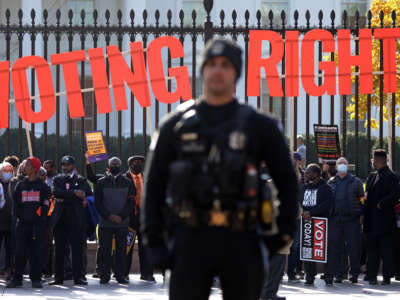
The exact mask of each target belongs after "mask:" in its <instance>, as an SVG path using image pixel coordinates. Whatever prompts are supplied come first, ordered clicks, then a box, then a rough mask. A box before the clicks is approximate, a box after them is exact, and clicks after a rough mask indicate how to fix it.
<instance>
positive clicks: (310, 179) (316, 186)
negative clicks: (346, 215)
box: [302, 164, 333, 285]
mask: <svg viewBox="0 0 400 300" xmlns="http://www.w3.org/2000/svg"><path fill="white" fill-rule="evenodd" d="M304 180H305V185H304V187H303V199H302V207H303V215H302V217H303V218H304V219H306V220H310V219H311V217H328V216H329V212H330V209H331V205H332V201H333V191H332V189H331V187H330V186H329V185H328V184H327V183H326V182H325V181H324V180H323V179H322V178H321V168H320V167H319V166H318V165H317V164H309V165H308V166H307V169H306V171H305V174H304ZM328 237H329V234H328ZM328 253H329V243H328ZM329 263H330V262H329V259H328V265H329ZM330 269H331V268H329V266H328V268H327V272H326V273H325V283H326V285H332V283H333V272H330V271H331V270H330ZM304 270H305V273H306V278H305V279H306V281H305V284H306V285H313V284H314V280H315V275H317V274H316V265H315V262H309V261H305V262H304Z"/></svg>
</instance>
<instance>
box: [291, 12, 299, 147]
mask: <svg viewBox="0 0 400 300" xmlns="http://www.w3.org/2000/svg"><path fill="white" fill-rule="evenodd" d="M293 18H294V29H295V30H297V29H298V21H299V12H298V11H297V10H295V12H294V14H293ZM297 104H298V103H297V97H293V116H290V117H291V118H294V120H293V127H294V128H293V136H292V142H293V149H291V150H292V151H296V148H297V143H296V142H297V113H298V112H297ZM289 105H291V104H289Z"/></svg>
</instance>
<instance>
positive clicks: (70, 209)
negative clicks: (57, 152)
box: [50, 155, 92, 285]
mask: <svg viewBox="0 0 400 300" xmlns="http://www.w3.org/2000/svg"><path fill="white" fill-rule="evenodd" d="M61 165H62V172H63V174H62V175H59V176H57V177H56V178H54V182H53V183H54V188H53V195H54V197H55V199H56V203H55V207H54V212H53V214H52V221H51V223H52V226H53V228H54V238H55V249H56V251H55V252H56V255H55V256H56V260H55V280H54V281H53V282H51V283H50V285H62V284H63V283H64V259H65V249H66V245H67V242H68V241H69V242H70V243H71V250H72V272H73V279H74V284H76V285H87V281H85V280H84V279H83V278H82V237H83V232H82V227H83V225H84V224H83V222H84V218H85V213H84V206H83V203H84V201H85V197H86V196H88V195H91V194H92V191H91V189H90V186H89V184H88V182H87V181H86V179H85V178H84V177H82V176H80V175H77V172H76V170H75V158H74V157H72V156H69V155H67V156H64V157H63V158H62V160H61Z"/></svg>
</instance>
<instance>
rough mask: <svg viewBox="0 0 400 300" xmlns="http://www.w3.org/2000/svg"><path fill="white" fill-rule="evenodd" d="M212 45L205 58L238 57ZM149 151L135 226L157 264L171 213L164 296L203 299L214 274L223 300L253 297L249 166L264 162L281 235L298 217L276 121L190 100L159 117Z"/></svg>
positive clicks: (253, 207)
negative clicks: (278, 202)
mask: <svg viewBox="0 0 400 300" xmlns="http://www.w3.org/2000/svg"><path fill="white" fill-rule="evenodd" d="M215 43H217V42H215ZM221 44H222V45H221ZM211 47H212V46H211ZM217 48H218V49H214V51H213V50H212V51H211V52H209V54H210V55H214V56H228V55H229V58H230V59H231V61H232V55H231V53H230V54H229V53H227V52H226V51H231V50H232V48H235V49H236V50H233V51H234V52H235V54H234V55H235V57H240V54H241V53H240V52H241V51H240V49H239V48H238V47H237V46H233V45H232V44H231V43H229V42H219V45H218V46H217ZM237 49H239V51H238V50H237ZM225 50H226V51H225ZM206 51H207V50H206ZM236 51H238V52H239V53H237V52H236ZM238 73H240V72H238ZM150 150H151V152H150V156H149V161H148V165H147V166H146V171H145V195H144V201H143V205H142V217H143V219H142V222H141V226H142V230H143V232H144V234H145V239H146V242H147V245H148V250H149V254H150V257H151V259H152V261H153V262H157V263H159V262H160V261H158V258H159V257H162V256H163V255H165V251H166V248H165V246H164V236H163V233H164V229H165V227H166V217H165V214H164V211H165V210H168V208H170V209H171V210H172V215H173V216H174V217H173V219H174V220H173V225H172V228H171V229H170V232H172V234H171V239H170V242H171V244H173V245H172V253H171V254H172V260H171V281H170V299H173V300H176V299H185V300H187V299H191V300H193V299H208V296H209V293H210V288H211V285H212V281H213V277H214V276H219V278H220V281H221V287H222V289H223V295H224V299H235V300H240V299H246V300H252V299H254V300H255V299H257V300H258V299H259V295H260V292H261V288H262V285H263V280H264V267H263V253H265V252H263V251H262V244H261V243H260V238H259V235H258V233H257V228H259V227H258V224H259V223H258V218H257V212H258V204H259V202H260V201H259V199H258V197H257V196H256V195H254V197H249V198H247V196H248V194H245V193H244V192H245V190H246V188H245V187H246V185H247V183H248V180H249V178H250V177H251V176H254V178H255V181H257V179H258V176H257V174H254V172H253V171H249V170H250V168H251V166H254V167H255V169H256V170H259V169H260V167H261V162H262V161H265V162H266V165H267V167H268V169H269V172H270V174H271V176H272V178H273V179H274V182H275V185H276V187H277V188H278V190H279V199H280V200H281V205H280V215H279V217H278V225H279V228H280V233H281V234H288V235H290V236H293V233H294V231H295V230H296V222H295V220H296V216H297V212H298V207H297V193H298V191H297V190H298V187H297V177H296V174H295V170H294V166H293V163H292V160H291V158H290V155H289V149H288V147H287V145H286V142H285V139H284V136H283V135H282V133H281V131H280V129H279V127H278V124H277V122H276V121H275V120H273V119H272V118H270V117H267V116H265V115H261V114H258V113H257V112H256V111H254V110H253V109H251V108H250V107H248V106H245V105H241V104H239V103H238V101H237V100H236V99H232V101H231V102H230V103H228V104H226V105H222V106H211V105H209V104H207V103H206V102H205V101H204V100H201V99H200V100H199V101H197V102H196V103H193V102H192V101H190V102H187V103H184V104H182V105H181V106H180V107H179V108H178V109H177V111H175V112H174V113H172V114H171V115H170V116H169V117H168V118H167V119H166V120H165V122H164V123H163V124H162V126H161V127H160V131H159V133H157V134H156V135H155V136H154V137H153V140H152V143H151V146H150ZM253 170H254V169H253ZM246 171H247V172H246ZM248 172H249V173H248ZM245 173H248V175H247V176H245ZM254 178H253V179H254ZM255 193H256V194H257V191H256V192H255ZM245 195H246V196H245ZM250 198H251V199H250Z"/></svg>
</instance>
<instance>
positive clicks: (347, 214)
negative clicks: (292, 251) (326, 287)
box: [328, 157, 364, 283]
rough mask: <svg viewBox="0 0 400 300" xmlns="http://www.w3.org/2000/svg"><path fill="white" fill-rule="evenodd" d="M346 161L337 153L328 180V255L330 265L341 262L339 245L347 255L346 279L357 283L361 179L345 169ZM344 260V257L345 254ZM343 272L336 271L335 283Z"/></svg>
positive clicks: (359, 245) (362, 195)
mask: <svg viewBox="0 0 400 300" xmlns="http://www.w3.org/2000/svg"><path fill="white" fill-rule="evenodd" d="M348 168H349V163H348V161H347V160H346V158H344V157H341V158H339V159H338V160H337V161H336V170H337V174H336V176H335V177H332V178H331V179H330V180H329V182H328V184H329V185H330V187H331V188H332V189H333V191H334V194H335V196H334V201H333V205H332V217H331V218H330V222H329V228H330V230H329V233H330V238H329V240H330V241H331V243H332V244H333V245H335V247H333V248H332V256H331V257H330V258H329V259H330V260H331V264H332V265H333V266H335V267H336V266H338V265H339V266H341V265H342V261H341V258H342V253H343V247H341V246H340V245H343V244H344V243H346V249H347V252H348V253H349V258H350V266H351V269H350V274H351V277H350V282H351V283H357V282H358V275H359V274H360V259H361V223H362V222H363V218H364V216H363V202H364V200H363V199H364V188H363V184H362V181H361V180H360V179H359V178H358V177H356V176H354V175H352V174H350V173H349V171H348ZM345 260H347V257H346V258H345ZM343 275H345V276H346V275H347V274H337V272H336V280H335V282H336V283H341V282H342V280H343Z"/></svg>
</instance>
